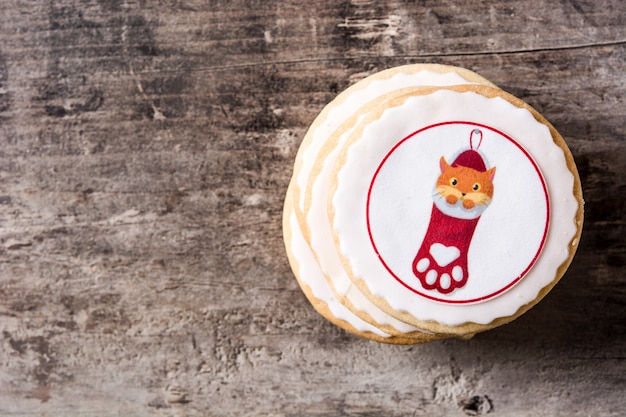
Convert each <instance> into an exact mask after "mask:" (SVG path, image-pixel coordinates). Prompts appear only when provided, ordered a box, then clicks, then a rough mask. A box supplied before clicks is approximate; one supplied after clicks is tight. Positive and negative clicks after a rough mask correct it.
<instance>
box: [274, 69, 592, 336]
mask: <svg viewBox="0 0 626 417" xmlns="http://www.w3.org/2000/svg"><path fill="white" fill-rule="evenodd" d="M582 216H583V210H582V192H581V187H580V180H579V178H578V174H577V171H576V167H575V165H574V162H573V159H572V156H571V154H570V152H569V150H568V149H567V146H566V144H565V142H564V140H563V139H562V137H561V136H560V135H559V134H558V132H557V131H556V130H555V129H554V127H552V125H550V124H549V123H548V122H547V121H546V120H545V119H544V118H543V117H542V116H541V115H540V114H539V113H537V112H536V111H535V110H534V109H532V108H531V107H530V106H528V105H527V104H526V103H524V102H523V101H521V100H520V99H518V98H515V97H513V96H511V95H510V94H508V93H506V92H504V91H502V90H500V89H499V88H498V87H496V86H495V85H494V84H492V83H491V82H489V81H488V80H486V79H484V78H482V77H481V76H479V75H477V74H475V73H473V72H471V71H468V70H466V69H462V68H457V67H449V66H442V65H408V66H402V67H397V68H392V69H389V70H386V71H382V72H380V73H377V74H375V75H372V76H370V77H368V78H366V79H364V80H362V81H360V82H358V83H356V84H354V85H353V86H351V87H350V88H348V89H347V90H346V91H344V92H343V93H341V94H340V95H339V96H338V97H337V98H336V99H335V100H333V101H332V102H331V103H330V104H328V105H327V106H326V107H325V108H324V109H323V111H322V112H321V113H320V115H319V116H318V117H317V118H316V120H315V121H314V122H313V124H312V126H311V128H310V129H309V131H308V133H307V135H306V137H305V138H304V140H303V142H302V144H301V146H300V150H299V151H298V154H297V157H296V162H295V166H294V173H293V178H292V180H291V183H290V185H289V189H288V192H287V196H286V198H285V206H284V213H283V231H284V240H285V246H286V249H287V254H288V257H289V261H290V264H291V267H292V269H293V272H294V274H295V276H296V278H297V279H298V282H299V284H300V287H301V288H302V290H303V291H304V293H305V294H306V296H307V298H308V299H309V301H310V302H311V304H312V305H313V306H314V307H315V309H316V310H317V311H318V312H319V313H320V314H321V315H322V316H324V317H325V318H326V319H328V320H329V321H331V322H333V323H334V324H336V325H337V326H339V327H341V328H343V329H345V330H347V331H349V332H351V333H353V334H356V335H359V336H362V337H365V338H368V339H371V340H376V341H380V342H386V343H398V344H413V343H422V342H426V341H431V340H436V339H441V338H446V337H462V338H467V337H471V336H472V335H474V334H475V333H477V332H480V331H484V330H488V329H490V328H493V327H496V326H499V325H501V324H504V323H507V322H509V321H511V320H513V319H515V318H516V317H518V316H520V315H521V314H523V313H524V312H525V311H527V310H528V309H530V308H531V307H532V306H533V305H534V304H536V303H537V302H538V301H539V300H540V299H541V298H543V297H544V296H545V295H546V294H547V292H548V291H549V290H550V289H551V288H552V287H553V286H554V285H555V284H556V283H557V282H558V280H559V279H560V278H561V276H562V275H563V274H564V272H565V270H566V269H567V267H568V265H569V264H570V262H571V260H572V257H573V256H574V252H575V250H576V247H577V243H578V239H579V237H580V234H581V230H582Z"/></svg>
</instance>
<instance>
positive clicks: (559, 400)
mask: <svg viewBox="0 0 626 417" xmlns="http://www.w3.org/2000/svg"><path fill="white" fill-rule="evenodd" d="M0 12H1V13H0V144H1V146H0V346H1V348H0V414H1V415H7V416H18V415H66V416H105V415H146V416H148V415H150V416H170V415H171V416H178V415H180V416H183V415H185V416H187V415H188V416H196V415H197V416H201V415H202V416H205V415H211V416H213V415H215V416H226V415H233V416H243V415H282V416H307V415H309V416H331V415H333V416H334V415H361V416H365V415H372V416H373V415H376V416H379V415H384V416H418V415H450V416H455V415H459V416H463V415H479V414H487V413H491V414H492V415H494V416H539V415H541V416H544V415H562V416H587V415H594V416H618V415H623V413H624V410H626V400H625V398H624V395H623V394H624V391H625V390H626V380H625V378H624V374H625V373H626V365H625V359H626V308H625V306H626V240H625V239H624V235H625V233H626V217H625V216H624V209H623V207H624V205H625V203H626V197H625V195H626V180H625V178H626V164H625V163H624V161H625V160H626V147H625V146H624V144H625V143H626V137H625V135H626V123H625V120H626V119H625V118H624V112H625V108H626V107H625V105H624V94H625V91H626V76H625V73H626V64H625V63H626V7H625V6H624V4H623V2H622V1H619V0H605V1H582V0H570V1H561V2H552V1H539V0H519V1H487V2H480V1H477V0H464V1H450V0H446V1H384V2H372V1H366V0H360V1H357V0H354V1H352V2H349V1H337V2H333V1H316V2H312V3H304V2H296V1H281V2H278V1H199V0H189V1H184V0H183V1H174V0H171V1H169V0H162V1H154V2H147V1H139V2H136V1H122V0H108V1H107V0H101V1H78V0H69V1H64V2H52V1H46V2H33V1H24V0H9V1H5V2H2V5H0ZM413 62H437V63H444V64H452V65H460V66H464V67H467V68H469V69H473V70H475V71H477V72H479V73H481V74H482V75H483V76H485V77H487V78H489V79H490V80H492V81H493V82H494V83H496V84H498V85H500V86H501V87H502V88H504V89H505V90H507V91H510V92H511V93H513V94H515V95H517V96H519V97H520V98H522V99H524V100H526V101H528V102H529V103H530V104H531V105H533V106H534V107H536V108H537V109H538V110H539V111H540V112H541V113H542V114H544V115H545V116H546V117H547V118H548V119H549V120H550V121H551V122H552V123H553V124H554V125H555V126H556V127H557V129H558V130H559V131H560V132H561V133H562V134H563V136H564V137H565V139H566V140H567V142H568V144H569V145H570V147H571V150H572V152H573V154H574V157H575V159H576V161H577V163H578V165H579V169H580V174H581V178H582V181H583V187H584V188H583V189H584V195H585V200H586V224H585V230H584V232H583V239H582V242H581V246H580V249H579V253H578V255H577V257H576V258H575V260H574V263H573V265H572V266H571V268H570V270H569V271H568V273H567V275H566V276H565V278H564V279H563V281H562V282H561V283H560V284H559V285H558V286H557V287H556V288H555V289H554V290H553V292H552V293H551V294H550V295H549V296H548V297H547V298H546V299H545V300H544V301H542V302H541V303H540V304H539V305H538V306H537V307H535V308H534V309H533V310H531V311H530V312H529V313H527V314H526V315H525V316H523V317H522V318H520V319H518V320H517V321H515V322H514V323H512V324H510V325H507V326H504V327H502V328H499V329H496V330H494V331H491V332H487V333H485V334H481V335H479V336H477V337H476V338H475V339H473V340H471V341H458V340H447V341H442V342H436V343H431V344H428V345H423V346H415V347H401V346H387V345H379V344H375V343H372V342H368V341H365V340H360V339H357V338H355V337H352V336H350V335H348V334H346V333H344V332H342V331H341V330H339V329H337V328H335V327H334V326H332V325H330V324H329V323H327V322H325V321H324V320H323V319H322V318H321V317H319V316H318V315H317V314H316V313H315V312H314V310H313V309H312V308H311V307H310V306H309V305H308V304H307V302H306V299H305V298H304V296H303V295H302V294H301V292H300V290H299V288H298V287H297V283H296V281H295V279H293V277H292V275H291V272H290V270H289V267H288V264H287V261H286V256H285V255H284V253H283V252H284V250H283V246H282V239H281V231H280V214H281V208H282V198H283V194H284V192H285V189H286V186H287V182H288V180H289V177H290V175H291V164H292V163H293V159H294V156H295V152H296V150H297V147H298V145H299V143H300V141H301V140H302V137H303V136H304V133H305V131H306V129H307V127H308V125H309V123H310V122H311V121H312V120H313V118H314V117H315V116H316V114H317V113H318V112H319V111H320V110H321V109H322V107H323V106H324V105H325V103H327V102H328V101H329V100H330V99H332V97H333V96H334V95H335V94H336V93H337V92H338V91H341V90H342V89H344V88H345V87H347V86H348V85H349V84H350V83H352V82H354V81H356V80H358V79H361V78H363V77H365V76H367V75H369V74H371V73H373V72H375V71H378V70H381V69H384V68H388V67H390V66H394V65H400V64H405V63H413Z"/></svg>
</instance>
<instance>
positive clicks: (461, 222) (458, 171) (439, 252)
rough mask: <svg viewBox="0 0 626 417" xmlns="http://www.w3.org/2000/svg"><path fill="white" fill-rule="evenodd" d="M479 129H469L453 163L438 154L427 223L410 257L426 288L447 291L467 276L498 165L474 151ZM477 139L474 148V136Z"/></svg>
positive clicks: (414, 270)
mask: <svg viewBox="0 0 626 417" xmlns="http://www.w3.org/2000/svg"><path fill="white" fill-rule="evenodd" d="M482 136H483V134H482V132H481V131H480V130H479V129H474V130H473V131H472V132H471V133H470V139H469V142H470V149H468V150H465V151H463V152H461V153H460V154H459V155H458V156H457V157H456V158H455V159H454V161H453V162H452V163H451V164H448V162H447V161H446V159H445V158H444V157H443V156H442V157H441V159H440V161H439V165H440V169H441V174H440V176H439V178H438V179H437V183H436V187H435V195H434V203H433V208H432V212H431V215H430V223H429V225H428V229H427V231H426V236H425V237H424V240H423V241H422V245H421V247H420V249H419V250H418V252H417V255H416V256H415V258H414V260H413V273H414V274H415V276H416V277H417V278H418V279H419V280H420V282H421V284H422V286H423V287H424V288H425V289H427V290H437V291H439V292H440V293H442V294H448V293H451V292H452V291H454V290H455V289H457V288H461V287H463V286H464V285H465V284H466V283H467V280H468V279H469V273H468V267H467V262H468V261H467V255H468V252H469V247H470V243H471V241H472V237H473V236H474V231H475V230H476V226H477V224H478V221H479V220H480V216H481V215H482V213H483V212H484V211H485V209H486V208H487V206H488V205H489V203H490V202H491V199H492V198H493V177H494V175H495V170H496V168H495V167H493V168H491V169H487V166H486V164H485V161H484V160H483V157H482V156H481V154H480V153H479V152H478V151H477V150H478V148H479V147H480V145H481V143H482ZM475 139H478V145H477V146H476V149H474V145H473V143H474V140H475Z"/></svg>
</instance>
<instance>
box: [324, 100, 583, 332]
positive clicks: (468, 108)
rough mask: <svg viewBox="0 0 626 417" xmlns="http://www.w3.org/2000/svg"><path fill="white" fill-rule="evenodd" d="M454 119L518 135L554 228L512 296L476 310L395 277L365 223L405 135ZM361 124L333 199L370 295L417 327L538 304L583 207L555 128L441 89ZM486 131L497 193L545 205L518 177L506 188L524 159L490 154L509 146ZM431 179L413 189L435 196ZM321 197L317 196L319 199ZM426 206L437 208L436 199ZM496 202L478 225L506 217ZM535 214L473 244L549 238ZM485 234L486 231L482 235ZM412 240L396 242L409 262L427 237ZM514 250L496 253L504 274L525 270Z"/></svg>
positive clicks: (339, 227) (337, 223)
mask: <svg viewBox="0 0 626 417" xmlns="http://www.w3.org/2000/svg"><path fill="white" fill-rule="evenodd" d="M455 120H461V121H471V122H474V123H479V124H484V125H488V126H491V127H493V128H495V129H498V130H500V131H502V132H505V133H506V134H508V135H510V136H511V137H513V138H514V139H515V140H516V141H518V142H519V143H520V145H521V146H523V147H524V149H526V150H527V151H528V153H529V154H530V155H532V157H533V158H534V159H535V161H536V162H537V164H538V165H539V166H540V167H541V170H542V173H543V177H544V179H545V182H546V183H547V187H548V191H549V195H550V197H549V199H550V200H549V201H550V206H551V216H550V229H549V231H548V236H547V239H546V243H545V246H544V248H543V251H542V253H541V255H540V256H539V258H538V259H537V261H536V263H535V264H534V266H533V267H532V269H530V271H529V272H528V273H527V274H526V276H525V277H524V278H523V279H521V280H520V281H519V282H518V283H517V284H516V285H514V286H513V287H512V288H510V289H508V291H506V292H504V293H502V294H500V295H498V296H495V297H493V298H490V299H489V300H487V301H484V302H482V303H479V304H472V305H464V304H445V303H441V302H435V301H432V300H429V299H427V298H424V297H421V296H419V295H417V294H416V293H415V292H413V291H411V290H409V289H407V288H406V287H405V286H403V285H402V284H400V283H399V282H398V281H396V280H395V279H393V278H392V277H390V274H389V272H388V270H387V269H386V268H385V267H384V265H383V264H382V263H381V262H380V260H379V258H378V256H377V254H376V252H375V251H374V249H373V247H372V244H371V242H370V238H369V235H368V231H367V223H366V218H365V216H366V212H365V208H366V206H367V194H368V189H369V186H370V181H371V179H372V177H373V175H374V172H375V170H376V169H377V168H378V166H379V164H380V162H381V161H382V160H383V158H384V157H385V156H386V155H387V153H388V152H389V150H390V149H392V147H393V146H394V145H395V144H396V143H397V142H398V141H399V139H401V138H405V137H407V136H408V135H409V134H411V133H413V132H415V131H416V130H418V129H420V128H424V127H426V126H430V125H433V124H436V123H439V122H441V123H443V122H449V121H455ZM363 124H365V125H366V127H365V129H364V130H363V132H362V134H361V136H360V137H358V138H357V137H354V138H351V141H354V143H351V144H349V146H350V147H349V148H348V150H347V159H346V162H345V164H344V165H343V167H341V168H340V169H339V171H338V173H337V177H336V178H337V190H336V193H335V194H334V196H332V205H333V209H334V223H333V227H334V231H335V233H336V235H337V237H338V239H339V243H340V245H339V249H340V251H341V254H342V255H343V257H344V258H345V259H346V260H347V261H348V262H349V264H350V267H351V271H352V273H353V274H354V276H355V278H356V279H359V280H363V281H364V283H365V285H366V286H367V289H368V291H369V292H371V293H372V294H373V295H375V296H377V297H381V298H383V299H384V300H386V302H387V303H388V304H389V305H390V306H391V307H392V308H393V309H395V310H396V311H401V312H407V313H409V314H410V315H411V316H412V317H413V318H415V319H416V321H418V322H419V321H428V320H435V321H437V322H440V323H443V324H447V325H451V326H455V325H459V324H462V323H466V322H475V323H479V324H487V323H490V322H491V321H493V320H494V319H496V318H499V317H506V316H511V315H513V314H514V313H515V312H516V311H517V310H518V309H519V307H521V306H522V305H524V304H526V303H529V302H531V301H533V300H534V299H535V298H536V297H537V295H538V293H539V291H540V290H541V289H542V288H544V287H545V286H547V285H549V284H550V283H551V282H552V281H553V280H554V277H555V274H556V271H557V269H558V267H559V265H561V264H562V263H563V262H564V261H565V260H566V259H567V258H568V256H569V251H568V243H569V241H570V240H571V239H572V238H573V236H574V235H575V234H576V230H577V229H576V226H575V223H574V218H575V215H576V211H577V209H578V202H577V200H576V198H575V197H574V195H573V193H572V189H573V183H574V177H573V175H572V174H571V172H570V171H569V169H568V167H567V164H566V161H565V157H564V154H563V151H562V150H561V148H559V147H558V146H557V145H556V144H554V142H553V140H552V137H551V135H550V132H549V129H548V128H547V127H546V126H545V125H543V124H541V123H539V122H537V121H536V120H535V119H534V117H533V116H532V114H531V113H530V112H528V111H527V110H525V109H521V108H517V107H515V106H513V105H512V104H510V103H509V102H507V101H506V100H504V99H502V98H499V97H496V98H491V99H490V98H486V97H484V96H481V95H479V94H477V93H472V92H466V93H458V92H454V91H449V90H441V91H437V92H435V93H433V94H430V95H427V96H415V97H411V98H409V99H407V100H406V101H404V102H403V103H402V104H401V105H399V106H397V107H394V108H390V109H387V110H386V111H385V112H384V113H383V115H382V116H381V117H380V118H379V119H376V120H373V121H370V120H365V121H363ZM355 131H356V130H355ZM483 131H484V133H485V138H484V141H483V144H482V145H481V149H482V151H483V152H484V154H485V155H487V156H488V157H491V158H493V159H497V160H498V163H497V164H496V163H493V164H491V162H490V165H493V166H497V169H498V173H497V174H496V176H495V178H494V188H495V189H497V190H498V192H499V194H500V195H502V194H503V193H504V194H505V195H506V193H507V191H504V190H507V189H509V188H514V189H515V188H516V187H521V189H522V190H525V191H526V192H530V193H531V196H530V197H529V200H531V202H534V203H535V204H536V203H537V202H539V204H541V196H539V197H537V187H536V186H534V187H524V184H523V181H519V180H515V183H514V184H509V183H507V180H508V179H509V178H516V177H517V175H513V176H510V175H507V173H506V172H503V171H505V170H506V169H507V167H508V168H511V169H512V167H515V166H517V165H518V162H519V158H517V159H516V158H513V159H510V160H508V159H507V158H509V156H507V155H509V153H507V151H506V149H504V150H503V149H491V148H490V146H491V145H490V143H499V144H502V143H504V145H503V146H504V148H506V146H505V145H506V143H505V142H504V141H490V140H488V137H487V136H488V134H489V133H490V132H489V131H486V130H483ZM462 140H464V141H467V136H466V135H462ZM408 142H409V141H407V143H408ZM452 142H454V141H453V140H452V141H451V144H450V145H449V146H450V148H449V149H448V150H447V151H445V152H446V155H448V154H449V153H450V152H454V151H455V150H457V149H458V147H459V144H458V143H452ZM444 148H445V146H444ZM496 148H497V146H496ZM436 153H439V155H437V158H438V157H439V156H440V155H441V148H438V150H437V152H436ZM518 153H519V152H518ZM494 155H497V157H495V156H494ZM434 161H435V163H434V165H433V166H432V167H431V168H427V169H430V170H432V171H433V173H432V178H435V179H436V177H437V175H438V171H437V170H438V166H437V162H438V159H434ZM420 163H421V162H416V161H413V164H414V165H415V166H419V165H420ZM522 165H523V166H522V167H521V169H522V171H523V170H524V169H526V170H529V169H530V168H529V166H531V165H530V164H526V165H524V164H522ZM529 172H530V171H529ZM517 174H519V172H518V173H517ZM534 175H537V174H536V173H535V174H534ZM522 178H523V176H522ZM427 182H428V181H420V182H419V183H418V184H416V185H415V186H416V187H420V186H424V187H430V191H428V190H427V192H430V193H432V183H430V184H427ZM424 184H425V185H424ZM535 184H536V183H535ZM533 196H534V197H533ZM315 198H318V196H317V195H316V196H315ZM501 200H502V201H504V200H506V198H504V197H503V198H501ZM544 200H545V194H544ZM517 201H520V200H519V199H518V200H517ZM424 204H425V205H426V206H429V205H430V206H432V201H431V202H426V203H424ZM497 204H503V203H498V199H496V198H494V200H493V202H492V205H490V207H489V209H488V210H486V211H485V212H484V214H483V215H482V218H481V220H480V222H483V221H485V219H486V218H487V216H492V217H493V218H492V219H490V220H488V221H485V223H489V222H491V221H494V219H495V220H497V217H498V216H500V215H501V213H503V212H506V209H504V210H503V209H502V208H497V209H496V207H497ZM520 204H523V203H520ZM531 206H532V204H531ZM531 208H532V210H531V214H532V213H534V214H535V215H536V214H537V213H541V212H542V209H541V207H539V208H537V207H531ZM387 209H388V211H389V212H388V213H387V218H388V219H389V222H390V223H389V225H391V224H392V223H393V219H394V218H397V216H398V215H406V214H407V213H406V212H405V211H403V210H402V209H401V208H399V207H393V206H389V207H387ZM527 209H528V207H525V208H524V209H522V210H518V211H516V213H518V215H519V216H522V214H523V211H524V210H527ZM427 211H428V210H427ZM544 213H545V211H544ZM409 214H410V213H409ZM539 215H540V214H539ZM522 217H523V216H522ZM532 217H533V216H532V215H531V216H530V217H529V216H526V217H525V218H524V219H525V220H522V221H519V222H518V221H517V220H518V219H517V218H515V221H511V218H508V221H502V220H503V219H500V220H499V223H498V224H499V225H501V227H499V228H497V229H493V228H489V229H484V228H483V229H481V228H477V229H476V234H475V235H474V238H473V240H474V239H479V240H480V239H483V240H497V239H502V238H505V239H506V236H516V235H519V231H520V230H523V231H528V230H530V231H529V233H531V234H533V235H532V238H531V239H530V240H536V234H537V233H543V231H541V230H540V229H541V228H539V229H538V226H537V224H539V225H541V224H542V222H541V221H539V222H537V221H535V220H532V219H531V218H532ZM505 220H506V219H505ZM387 226H388V225H387V224H384V223H383V224H382V225H381V226H380V227H381V228H382V229H384V228H385V227H387ZM520 228H521V229H520ZM544 228H545V224H544ZM390 230H394V232H393V233H396V232H397V231H398V228H393V229H390ZM538 230H539V231H538ZM422 233H423V232H422ZM479 233H481V234H482V237H481V236H480V235H479ZM522 235H524V234H522ZM394 239H396V240H397V241H399V242H405V241H404V240H403V238H402V237H398V236H394ZM414 240H415V242H413V245H414V246H413V247H411V244H408V243H407V244H405V245H398V246H397V249H396V250H397V251H402V250H406V253H407V254H410V255H408V257H409V258H410V257H411V256H415V253H416V250H417V249H418V247H419V246H418V245H419V243H420V242H421V238H419V237H418V238H414ZM415 245H417V246H415ZM508 248H509V249H507V248H506V247H504V248H503V249H502V250H501V251H498V252H496V253H492V254H490V255H491V258H490V262H491V264H492V265H496V266H497V267H498V268H500V269H501V270H503V269H504V270H506V269H510V268H511V267H513V268H518V269H519V268H522V266H520V265H518V266H515V265H513V266H512V263H513V264H514V263H515V260H516V258H517V255H518V250H517V249H516V248H515V246H513V247H511V246H508ZM473 250H480V247H479V245H472V246H471V247H470V256H469V258H470V259H472V258H473V257H474V255H472V254H471V251H473ZM405 257H406V256H405ZM524 262H525V264H526V263H527V262H526V261H524ZM470 268H471V266H470ZM454 271H455V269H453V270H452V275H453V278H455V279H457V277H459V278H458V280H460V279H461V278H462V272H463V271H462V270H461V271H460V272H456V273H455V272H454ZM457 271H458V270H457ZM433 273H434V275H433ZM455 275H456V276H455ZM471 277H472V275H471V274H470V275H469V279H468V281H469V280H471V279H472V278H471ZM436 278H437V273H436V272H435V271H432V270H431V271H429V272H428V273H427V275H426V281H427V282H428V283H433V282H435V280H436ZM443 278H444V277H442V279H443ZM444 281H445V282H442V284H443V283H445V284H447V287H449V285H450V281H449V276H448V277H446V278H445V280H444ZM442 287H443V285H442ZM467 288H468V287H463V288H461V289H457V290H455V291H454V292H452V293H451V295H450V297H453V299H454V297H456V298H457V299H469V298H467V297H471V295H472V294H467V293H466V289H467ZM472 291H474V294H478V293H485V291H488V290H486V289H484V288H480V286H478V288H474V289H473V290H472Z"/></svg>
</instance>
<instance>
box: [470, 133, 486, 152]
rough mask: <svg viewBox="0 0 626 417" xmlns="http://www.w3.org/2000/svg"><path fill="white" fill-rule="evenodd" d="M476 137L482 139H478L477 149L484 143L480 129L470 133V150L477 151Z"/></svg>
mask: <svg viewBox="0 0 626 417" xmlns="http://www.w3.org/2000/svg"><path fill="white" fill-rule="evenodd" d="M474 135H479V136H480V138H479V139H478V146H476V149H478V148H480V145H481V144H482V143H483V132H482V131H481V130H480V129H474V130H472V131H471V132H470V137H469V143H470V149H471V150H473V151H474V150H476V149H474Z"/></svg>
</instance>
